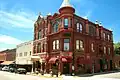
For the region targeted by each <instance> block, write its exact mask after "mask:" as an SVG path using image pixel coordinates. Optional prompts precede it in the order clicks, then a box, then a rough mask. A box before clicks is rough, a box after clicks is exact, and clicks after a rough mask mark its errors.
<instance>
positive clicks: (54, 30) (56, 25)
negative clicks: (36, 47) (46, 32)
mask: <svg viewBox="0 0 120 80" xmlns="http://www.w3.org/2000/svg"><path fill="white" fill-rule="evenodd" d="M58 25H59V24H58V23H57V22H56V23H55V24H54V26H53V32H54V33H55V32H57V31H58Z"/></svg>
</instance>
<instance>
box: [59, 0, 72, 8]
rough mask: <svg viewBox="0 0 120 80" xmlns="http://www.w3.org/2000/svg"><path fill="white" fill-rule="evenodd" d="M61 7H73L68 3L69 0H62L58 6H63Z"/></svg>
mask: <svg viewBox="0 0 120 80" xmlns="http://www.w3.org/2000/svg"><path fill="white" fill-rule="evenodd" d="M63 7H73V6H72V5H71V4H70V1H69V0H64V1H63V3H62V5H61V6H60V8H63Z"/></svg>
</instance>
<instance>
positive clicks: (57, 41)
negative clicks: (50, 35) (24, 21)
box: [56, 40, 59, 49]
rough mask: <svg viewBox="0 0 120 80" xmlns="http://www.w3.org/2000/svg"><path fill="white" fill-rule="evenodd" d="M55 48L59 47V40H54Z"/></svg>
mask: <svg viewBox="0 0 120 80" xmlns="http://www.w3.org/2000/svg"><path fill="white" fill-rule="evenodd" d="M56 49H59V40H56Z"/></svg>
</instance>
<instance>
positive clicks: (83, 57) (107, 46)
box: [33, 7, 114, 74]
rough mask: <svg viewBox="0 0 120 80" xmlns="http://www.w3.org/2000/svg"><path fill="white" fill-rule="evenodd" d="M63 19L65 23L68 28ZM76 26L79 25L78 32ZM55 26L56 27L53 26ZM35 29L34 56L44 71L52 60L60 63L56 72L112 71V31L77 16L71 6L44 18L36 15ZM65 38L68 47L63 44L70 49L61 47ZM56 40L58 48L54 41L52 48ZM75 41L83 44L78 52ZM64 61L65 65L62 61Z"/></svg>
mask: <svg viewBox="0 0 120 80" xmlns="http://www.w3.org/2000/svg"><path fill="white" fill-rule="evenodd" d="M65 19H67V20H68V25H67V27H66V24H65V23H67V22H65ZM77 23H79V25H80V27H79V29H78V28H77ZM56 25H57V28H56V27H54V26H56ZM34 26H35V27H34V44H33V45H34V47H33V49H34V50H33V53H34V54H37V55H39V56H40V57H41V59H42V60H43V62H42V63H44V64H45V65H46V67H45V71H48V72H49V70H50V69H51V68H52V65H53V64H55V63H49V60H50V59H51V58H57V59H58V60H59V65H58V70H59V72H61V73H65V74H66V73H72V72H75V73H76V74H77V73H78V74H79V73H86V72H93V71H94V72H99V71H101V70H102V71H105V70H112V63H113V56H114V54H113V37H112V36H113V34H112V31H110V30H108V29H106V28H104V27H103V26H102V25H99V24H98V23H96V24H95V23H93V22H91V21H89V20H88V19H84V18H82V17H80V16H78V15H76V14H75V9H74V8H73V7H62V8H60V9H59V13H55V14H54V15H53V16H52V15H47V17H46V18H42V17H41V16H39V17H38V19H37V21H36V22H35V25H34ZM81 28H82V29H81ZM55 30H57V31H55ZM39 32H40V34H39ZM104 33H105V34H104ZM108 35H109V36H108ZM39 36H40V37H41V38H40V39H39ZM65 39H69V40H70V41H69V47H68V46H67V45H68V44H66V46H67V47H68V48H69V50H65V48H64V45H65V44H64V40H65ZM55 40H58V41H59V46H58V47H59V48H58V49H57V42H55V45H56V46H55V49H53V47H54V46H53V44H54V41H55ZM77 40H79V41H82V44H81V43H79V44H81V45H82V46H81V45H79V47H80V49H79V50H78V49H76V45H77V44H76V41H77ZM39 44H40V46H39ZM92 46H93V48H92ZM63 58H65V59H66V60H67V62H63V61H62V59H63ZM72 66H74V69H73V70H72ZM66 69H68V70H66Z"/></svg>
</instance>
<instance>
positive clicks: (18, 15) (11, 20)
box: [0, 10, 37, 28]
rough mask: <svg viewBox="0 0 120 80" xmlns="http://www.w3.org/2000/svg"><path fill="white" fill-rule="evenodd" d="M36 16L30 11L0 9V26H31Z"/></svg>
mask: <svg viewBox="0 0 120 80" xmlns="http://www.w3.org/2000/svg"><path fill="white" fill-rule="evenodd" d="M36 17H37V15H35V14H32V12H31V13H30V12H25V11H12V12H11V11H10V12H8V11H5V10H0V25H1V26H0V27H14V28H33V27H34V22H35V20H36Z"/></svg>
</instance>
